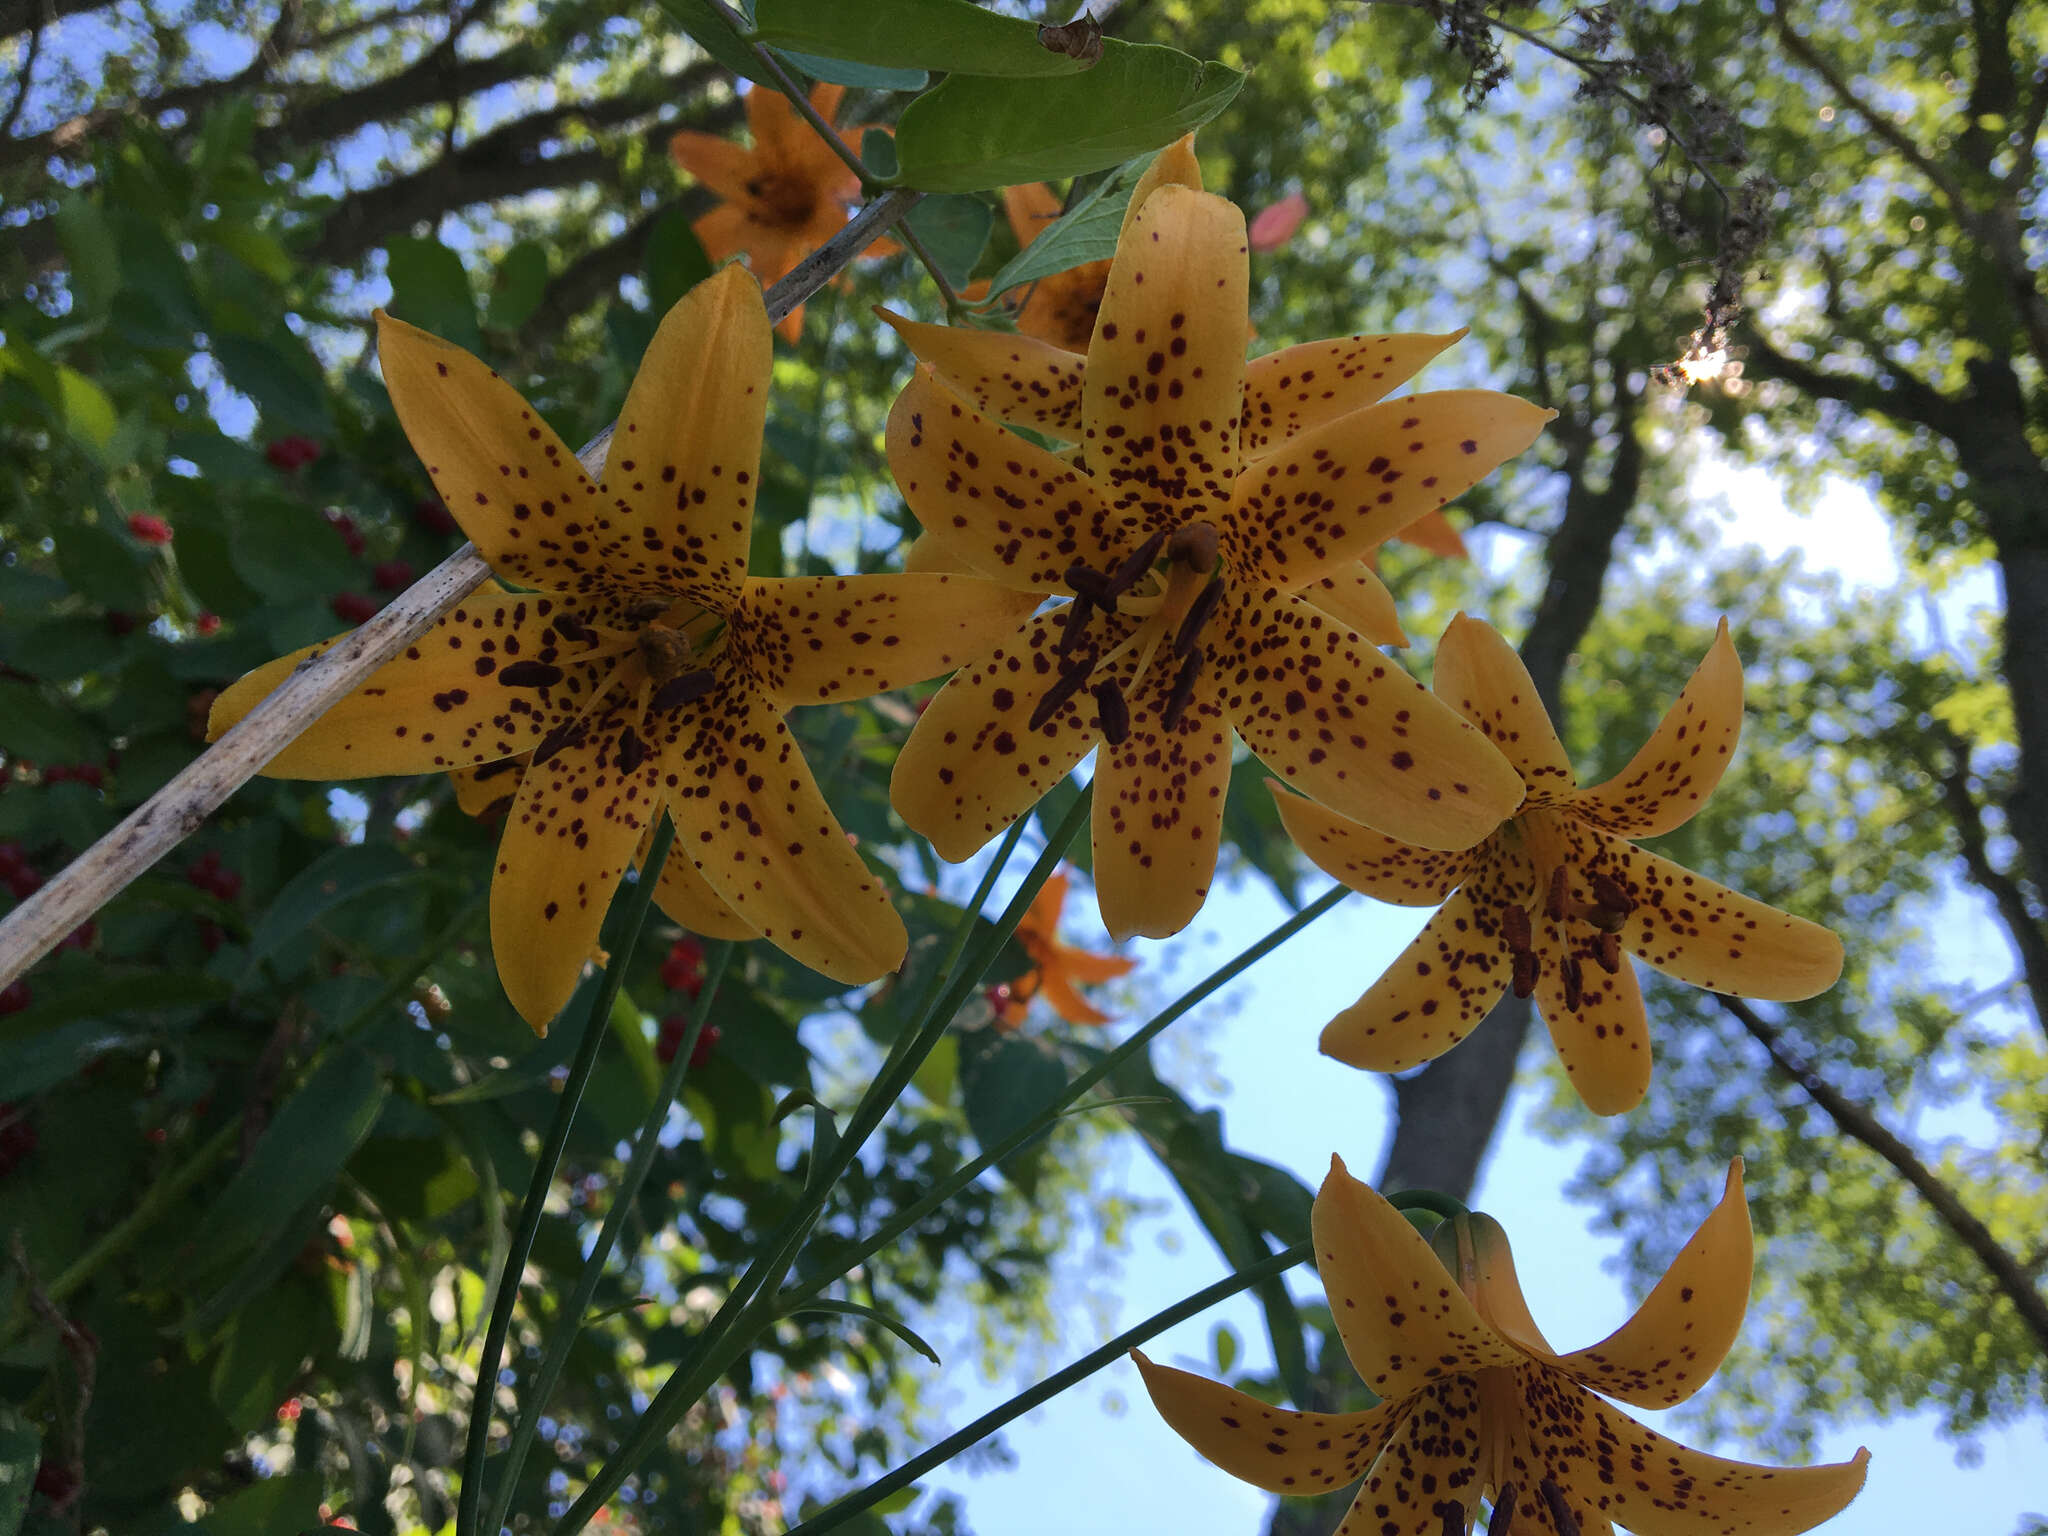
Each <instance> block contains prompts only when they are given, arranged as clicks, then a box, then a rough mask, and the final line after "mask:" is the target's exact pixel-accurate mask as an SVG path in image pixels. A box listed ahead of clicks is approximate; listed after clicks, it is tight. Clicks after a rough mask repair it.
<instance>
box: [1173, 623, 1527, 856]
mask: <svg viewBox="0 0 2048 1536" xmlns="http://www.w3.org/2000/svg"><path fill="white" fill-rule="evenodd" d="M1225 601H1226V610H1225V611H1226V612H1227V614H1228V616H1229V617H1228V620H1227V622H1228V625H1229V628H1228V629H1227V630H1226V632H1225V633H1224V635H1223V636H1222V637H1220V638H1219V640H1218V642H1217V644H1216V646H1215V647H1214V649H1213V650H1212V651H1211V653H1210V654H1211V666H1212V667H1213V670H1214V675H1215V676H1216V677H1217V679H1218V680H1219V681H1220V683H1221V684H1222V686H1223V699H1224V708H1225V710H1226V711H1227V712H1228V714H1229V716H1230V719H1231V722H1232V724H1234V725H1235V726H1236V727H1237V730H1238V734H1239V735H1241V736H1243V737H1244V739H1245V744H1246V745H1247V746H1249V747H1250V748H1251V749H1252V751H1254V752H1256V753H1257V754H1258V756H1259V759H1260V760H1261V761H1262V762H1264V763H1265V765H1266V766H1267V767H1268V768H1271V769H1272V770H1273V771H1274V772H1275V773H1277V774H1279V775H1280V776H1281V778H1283V779H1285V780H1286V781H1287V782H1288V783H1289V784H1290V785H1292V786H1293V787H1294V788H1296V789H1299V790H1301V791H1302V792H1303V793H1304V794H1306V795H1308V796H1310V797H1311V798H1312V799H1315V800H1318V801H1320V802H1322V803H1323V804H1324V805H1327V806H1329V807H1330V808H1331V809H1332V810H1335V811H1338V812H1340V813H1342V814H1343V815H1345V816H1348V817H1350V818H1351V819H1352V820H1354V821H1362V822H1364V823H1365V824H1366V825H1367V826H1369V827H1374V828H1376V829H1378V830H1380V831H1383V832H1386V833H1388V834H1389V835H1390V836H1393V837H1398V838H1400V839H1402V840H1403V841H1404V842H1409V843H1414V844H1417V845H1418V846H1420V847H1424V848H1470V847H1471V846H1472V845H1473V844H1475V843H1477V842H1478V841H1479V840H1480V839H1481V838H1483V837H1485V836H1487V835H1488V834H1489V833H1491V832H1492V831H1493V830H1494V829H1495V828H1496V827H1498V826H1499V825H1500V823H1501V822H1502V821H1503V820H1504V819H1506V818H1507V817H1508V816H1510V815H1512V814H1513V813H1514V809H1515V807H1516V806H1517V805H1519V804H1520V803H1521V800H1522V780H1521V777H1520V776H1519V775H1518V774H1517V773H1516V772H1515V771H1514V769H1513V768H1512V767H1511V766H1510V765H1509V764H1508V761H1507V759H1506V758H1504V757H1502V756H1501V755H1500V753H1498V752H1496V751H1495V750H1494V749H1493V746H1492V745H1491V744H1490V743H1489V742H1488V741H1487V740H1486V738H1485V737H1483V736H1481V735H1480V734H1479V732H1478V731H1476V730H1474V729H1473V728H1472V727H1471V726H1470V725H1469V724H1467V723H1466V722H1465V720H1464V719H1463V718H1462V717H1461V716H1460V715H1459V714H1458V713H1457V712H1456V711H1455V710H1453V709H1452V708H1451V707H1450V706H1449V705H1447V704H1445V703H1444V702H1443V701H1442V700H1440V699H1438V698H1437V697H1436V696H1435V695H1433V694H1431V693H1430V692H1429V691H1428V690H1427V689H1425V688H1423V686H1422V685H1421V684H1420V683H1418V682H1416V681H1415V679H1414V678H1412V677H1410V676H1409V675H1408V674H1407V673H1406V672H1404V671H1402V670H1401V668H1400V667H1399V666H1397V665H1396V664H1395V663H1393V662H1391V661H1389V660H1388V659H1387V658H1386V657H1385V656H1383V655H1381V654H1380V653H1379V652H1378V651H1377V650H1375V649H1373V648H1372V647H1371V646H1369V645H1366V644H1364V643H1363V641H1362V640H1360V638H1359V637H1358V636H1357V635H1356V634H1355V633H1354V632H1353V631H1352V630H1351V629H1350V628H1349V627H1348V626H1345V625H1340V624H1338V623H1337V622H1336V621H1335V620H1333V619H1330V618H1328V617H1327V616H1325V615H1324V613H1323V612H1322V610H1320V609H1319V608H1317V607H1315V606H1314V605H1313V604H1312V603H1307V602H1303V601H1300V600H1298V599H1296V598H1294V597H1291V596H1289V595H1287V594H1286V593H1283V592H1279V591H1276V590H1273V589H1268V590H1266V591H1265V592H1263V593H1260V594H1257V595H1256V596H1248V598H1247V599H1246V600H1242V601H1240V602H1237V603H1235V604H1232V603H1230V602H1229V600H1228V599H1226V600H1225Z"/></svg>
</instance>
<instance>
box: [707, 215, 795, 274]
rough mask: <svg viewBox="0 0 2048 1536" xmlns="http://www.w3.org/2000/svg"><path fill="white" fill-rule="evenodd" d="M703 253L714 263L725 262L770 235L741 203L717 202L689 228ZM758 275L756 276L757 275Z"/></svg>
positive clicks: (776, 237)
mask: <svg viewBox="0 0 2048 1536" xmlns="http://www.w3.org/2000/svg"><path fill="white" fill-rule="evenodd" d="M690 232H691V233H692V234H694V235H695V236H696V237H697V243H698V244H699V245H701V246H703V247H704V254H705V255H706V256H708V257H710V258H711V259H712V260H713V261H725V260H727V259H729V258H731V257H733V256H737V255H738V254H739V253H740V252H741V251H744V250H748V249H750V248H751V247H752V246H753V245H754V244H755V243H756V242H758V241H761V240H764V239H769V238H774V239H778V240H779V238H780V237H779V236H771V235H770V234H769V232H768V230H767V228H766V226H765V225H762V224H759V223H757V222H755V220H754V218H753V216H752V215H751V214H750V213H748V211H747V207H746V205H745V204H744V203H720V204H719V205H718V206H717V207H716V208H713V209H711V210H710V211H709V212H708V213H706V214H704V215H703V216H702V217H700V218H699V219H697V220H696V222H694V223H693V224H691V225H690ZM757 275H758V274H757Z"/></svg>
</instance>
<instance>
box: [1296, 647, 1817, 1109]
mask: <svg viewBox="0 0 2048 1536" xmlns="http://www.w3.org/2000/svg"><path fill="white" fill-rule="evenodd" d="M1434 686H1435V689H1436V692H1437V694H1438V696H1439V697H1441V698H1442V699H1444V700H1445V701H1446V702H1447V703H1450V704H1453V705H1455V706H1456V707H1457V709H1458V710H1459V712H1460V713H1462V714H1463V715H1464V716H1465V717H1466V718H1467V719H1468V720H1470V721H1471V722H1472V723H1473V724H1474V725H1476V726H1478V727H1479V728H1480V729H1481V730H1483V731H1484V732H1486V734H1487V735H1488V736H1489V737H1491V738H1492V739H1493V742H1494V744H1495V745H1496V746H1498V747H1499V748H1500V750H1501V751H1502V752H1504V753H1506V754H1507V756H1508V759H1509V761H1510V762H1512V763H1513V764H1514V765H1515V769H1516V771H1517V772H1518V773H1519V774H1520V776H1521V779H1522V782H1523V785H1524V786H1525V787H1526V789H1527V797H1526V798H1525V799H1524V800H1523V801H1522V802H1521V807H1520V809H1519V810H1517V811H1516V812H1515V814H1514V815H1513V816H1512V817H1511V818H1509V819H1507V820H1504V821H1503V822H1502V823H1501V825H1500V827H1499V828H1498V829H1497V830H1496V831H1495V832H1494V833H1493V835H1492V836H1490V837H1488V838H1487V839H1486V840H1485V841H1483V842H1481V843H1480V844H1479V845H1478V846H1477V847H1476V848H1472V849H1470V850H1469V851H1467V852H1463V853H1442V852H1437V851H1433V850H1430V849H1426V848H1418V847H1412V846H1410V845H1408V844H1406V843H1402V842H1396V841H1395V840H1394V839H1392V838H1390V837H1385V836H1382V835H1381V834H1380V833H1378V832H1376V831H1373V830H1372V829H1370V828H1369V827H1365V826H1361V825H1359V824H1358V823H1357V822H1355V821H1351V820H1347V819H1346V818H1345V817H1343V816H1339V815H1333V814H1332V813H1331V812H1329V811H1328V810H1326V809H1324V808H1323V807H1322V806H1318V805H1311V804H1310V803H1309V802H1308V801H1306V800H1303V799H1301V798H1300V797H1299V796H1296V795H1289V794H1285V793H1282V792H1280V791H1279V789H1278V787H1277V786H1276V787H1275V798H1276V799H1277V800H1278V801H1279V806H1280V819H1281V820H1282V821H1283V822H1284V823H1285V824H1286V827H1287V831H1288V834H1289V835H1290V836H1291V837H1293V839H1294V841H1295V842H1296V844H1298V845H1299V846H1300V848H1301V850H1302V852H1304V853H1306V854H1307V855H1308V856H1309V857H1310V858H1311V859H1313V860H1314V861H1315V862H1316V864H1317V865H1318V866H1319V867H1320V868H1322V869H1323V870H1324V871H1325V872H1327V873H1328V874H1330V875H1331V876H1333V877H1334V878H1336V879H1338V880H1340V881H1342V882H1343V883H1344V884H1346V885H1348V886H1350V887H1351V888H1352V889H1353V890H1357V891H1363V892H1365V893H1366V894H1367V895H1368V896H1373V897H1376V898H1378V899H1379V900H1381V901H1388V902H1393V903H1396V904H1398V905H1401V906H1435V905H1436V904H1437V903H1439V902H1441V903H1443V907H1442V910H1441V911H1439V912H1438V913H1437V914H1436V916H1434V917H1432V918H1431V919H1430V920H1429V922H1428V924H1427V925H1426V926H1425V927H1424V928H1423V930H1422V932H1421V934H1420V935H1418V936H1417V938H1416V939H1415V941H1414V942H1413V943H1412V944H1410V945H1409V946H1408V949H1407V950H1406V952H1405V953H1403V954H1402V956H1401V957H1400V959H1398V960H1396V961H1395V962H1394V964H1393V966H1392V967H1391V968H1390V969H1389V970H1388V971H1387V973H1386V975H1384V976H1382V977H1381V978H1380V979H1379V980H1378V981H1377V982H1375V983H1374V984H1373V986H1372V988H1371V989H1370V990H1369V991H1367V992H1366V994H1365V995H1364V996H1363V997H1361V998H1360V999H1359V1000H1358V1002H1357V1003H1356V1004H1354V1005H1353V1006H1352V1007H1350V1008H1348V1009H1346V1010H1345V1011H1344V1012H1343V1013H1340V1014H1338V1015H1337V1017H1336V1018H1335V1019H1333V1020H1331V1021H1330V1023H1329V1025H1328V1027H1326V1028H1325V1029H1324V1030H1323V1038H1322V1048H1323V1051H1324V1053H1325V1054H1326V1055H1330V1056H1334V1057H1336V1058H1337V1059H1338V1060H1339V1061H1344V1062H1349V1063H1350V1064H1351V1065H1352V1066H1355V1067H1364V1068H1366V1069H1368V1070H1370V1071H1374V1072H1400V1071H1404V1070H1406V1069H1407V1068H1409V1067H1413V1066H1417V1065H1419V1064H1421V1063H1422V1062H1425V1061H1430V1060H1432V1059H1434V1058H1435V1057H1438V1056H1441V1055H1442V1054H1443V1053H1444V1052H1445V1051H1447V1050H1449V1049H1450V1048H1451V1047H1452V1046H1454V1045H1456V1044H1457V1043H1458V1042H1459V1041H1460V1040H1462V1039H1464V1038H1465V1036H1466V1035H1467V1034H1468V1033H1470V1032H1471V1030H1472V1027H1473V1026H1474V1025H1475V1024H1477V1023H1478V1022H1479V1020H1480V1019H1481V1018H1483V1017H1484V1016H1485V1014H1486V1011H1487V1010H1488V1009H1489V1008H1491V1007H1492V1006H1493V1004H1494V1002H1495V1000H1496V999H1497V998H1499V997H1500V995H1501V993H1503V992H1505V991H1507V990H1509V989H1510V988H1512V989H1513V990H1514V993H1515V995H1516V996H1517V997H1529V996H1531V995H1532V994H1533V995H1534V997H1535V998H1536V1003H1537V1007H1538V1010H1539V1011H1540V1012H1541V1013H1542V1015H1543V1019H1544V1022H1545V1023H1546V1024H1548V1025H1549V1027H1550V1038H1551V1040H1552V1042H1553V1043H1554V1044H1555V1045H1556V1047H1557V1054H1558V1057H1559V1059H1560V1060H1562V1061H1563V1063H1564V1067H1565V1071H1566V1072H1567V1073H1568V1074H1569V1075H1570V1078H1571V1081H1572V1084H1573V1086H1574V1087H1576V1088H1577V1089H1578V1092H1579V1096H1580V1097H1581V1098H1582V1099H1584V1100H1585V1101H1586V1107H1587V1108H1589V1109H1591V1110H1592V1111H1593V1112H1594V1113H1595V1114H1601V1115H1615V1114H1621V1113H1623V1112H1624V1111H1626V1110H1630V1109H1633V1108H1634V1107H1635V1106H1636V1105H1637V1104H1638V1103H1640V1102H1641V1100H1642V1097H1643V1094H1644V1093H1645V1092H1646V1091H1647V1090H1648V1088H1649V1084H1650V1033H1649V1026H1648V1023H1647V1021H1646V1020H1645V1018H1644V1015H1643V997H1642V992H1641V990H1640V989H1639V988H1638V986H1637V984H1636V976H1635V971H1634V969H1633V968H1632V967H1630V965H1629V964H1628V962H1627V961H1626V959H1624V958H1623V957H1624V956H1625V955H1634V956H1635V957H1636V958H1637V959H1639V960H1641V961H1642V962H1643V963H1644V964H1646V965H1649V966H1652V967H1654V968H1655V969H1657V970H1659V971H1662V972H1664V974H1666V975H1667V976H1674V977H1676V978H1677V979H1679V980H1680V981H1686V982H1690V983H1692V984H1693V985H1694V986H1697V987H1705V988H1707V989H1708V990H1710V991H1714V992H1730V993H1740V994H1742V995H1744V996H1747V997H1763V998H1773V999H1778V1000H1782V1001H1791V1000H1795V999H1798V998H1803V997H1812V996H1813V995H1814V994H1815V993H1818V992H1824V991H1826V990H1827V989H1828V988H1829V987H1831V986H1833V985H1834V982H1835V978H1836V977H1838V976H1840V975H1841V973H1842V942H1841V940H1840V939H1838V938H1836V937H1835V936H1834V934H1832V933H1830V932H1829V931H1828V930H1827V929H1825V928H1823V927H1821V926H1819V925H1818V924H1816V923H1809V922H1807V921H1806V920H1805V919H1803V918H1797V917H1793V916H1791V915H1789V914H1788V913H1784V912H1780V911H1779V910H1778V909H1777V908H1775V907H1770V906H1766V905H1764V903H1762V902H1760V901H1753V900H1751V899H1750V898H1749V897H1747V896H1743V895H1739V894H1738V893H1736V892H1734V891H1731V890H1729V889H1727V888H1726V887H1724V886H1721V885H1717V884H1715V883H1714V882H1713V881H1711V880H1709V879H1707V878H1705V877H1704V876H1702V875H1696V874H1694V873H1693V872H1692V871H1691V870H1689V869H1685V868H1683V867H1681V866H1680V865H1677V864H1674V863H1672V862H1671V861H1670V860H1669V859H1665V858H1661V857H1659V856H1658V855H1656V854H1654V853H1651V852H1649V851H1648V850H1646V849H1643V848H1638V847H1637V846H1636V845H1635V842H1634V839H1636V838H1643V837H1656V836H1659V835H1661V834H1662V833H1665V832H1669V831H1671V830H1673V829H1674V828H1676V827H1679V826H1682V825H1683V824H1684V823H1685V822H1687V821H1688V820H1690V819H1691V818H1692V815H1693V813H1694V812H1695V811H1697V810H1698V809H1699V808H1700V806H1701V805H1702V804H1703V803H1704V802H1705V801H1706V798H1707V796H1708V795H1710V794H1711V793H1713V789H1714V786H1715V785H1716V784H1717V783H1719V782H1720V778H1721V773H1722V770H1723V769H1725V768H1726V767H1727V766H1728V762H1729V759H1730V758H1731V757H1732V756H1733V754H1734V751H1735V739H1736V735H1737V733H1738V732H1739V731H1740V730H1741V728H1742V663H1741V661H1740V660H1739V659H1738V658H1737V657H1736V654H1735V643H1734V641H1733V640H1731V639H1730V638H1729V635H1728V623H1727V621H1726V620H1725V619H1724V620H1722V622H1721V627H1720V631H1719V633H1718V634H1717V635H1716V636H1715V637H1714V644H1713V648H1712V649H1711V650H1710V651H1708V653H1707V657H1706V660H1704V661H1703V662H1701V663H1700V666H1699V670H1698V671H1696V672H1695V673H1693V676H1692V680H1691V681H1690V682H1688V683H1687V684H1686V685H1685V690H1684V691H1683V692H1682V693H1680V694H1679V696H1678V701H1677V702H1676V703H1675V704H1673V705H1672V706H1671V709H1670V712H1669V713H1667V714H1666V715H1665V716H1664V719H1663V721H1662V723H1661V724H1659V725H1658V727H1657V729H1656V731H1655V733H1654V734H1652V736H1651V737H1650V739H1649V740H1648V741H1647V742H1645V743H1644V744H1643V747H1642V749H1641V750H1640V751H1638V752H1637V753H1636V755H1635V756H1634V757H1633V758H1632V759H1631V760H1630V761H1629V763H1628V766H1627V767H1625V768H1623V769H1622V770H1621V772H1620V773H1618V774H1616V775H1615V776H1614V777H1613V778H1611V779H1609V780H1608V781H1607V782H1606V783H1604V784H1596V785H1594V786H1592V787H1591V788H1588V789H1581V788H1580V787H1579V783H1578V779H1577V777H1576V776H1575V775H1574V774H1573V772H1572V766H1571V762H1570V760H1569V759H1568V758H1567V757H1566V756H1565V753H1564V748H1563V746H1562V745H1561V744H1560V743H1559V742H1558V739H1557V732H1556V731H1555V730H1553V729H1552V728H1551V724H1550V717H1549V716H1548V715H1547V714H1546V713H1545V712H1544V709H1543V705H1542V703H1541V701H1539V700H1538V699H1537V697H1536V686H1535V684H1534V683H1532V682H1531V681H1530V680H1529V672H1528V669H1527V668H1526V667H1524V666H1523V665H1522V661H1521V658H1520V657H1519V656H1517V655H1516V654H1515V653H1514V650H1513V649H1512V648H1511V647H1510V646H1509V645H1508V643H1507V642H1506V641H1505V640H1503V639H1502V638H1501V637H1500V636H1499V635H1498V634H1496V633H1495V632H1494V631H1493V630H1492V629H1491V628H1489V627H1488V626H1487V625H1485V624H1483V623H1481V622H1479V621H1478V620H1476V619H1469V618H1466V617H1465V616H1464V615H1463V614H1460V615H1459V616H1458V617H1457V618H1456V619H1454V620H1453V621H1452V623H1451V626H1450V628H1449V629H1448V630H1446V631H1445V632H1444V638H1443V641H1442V643H1441V644H1440V645H1439V646H1438V648H1437V654H1436V674H1435V679H1434Z"/></svg>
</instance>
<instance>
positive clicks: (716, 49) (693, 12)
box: [660, 0, 775, 90]
mask: <svg viewBox="0 0 2048 1536" xmlns="http://www.w3.org/2000/svg"><path fill="white" fill-rule="evenodd" d="M660 3H661V8H662V9H663V10H664V11H667V12H668V13H669V15H670V16H671V17H673V18H674V19H675V23H676V25H677V26H679V27H681V28H682V29H683V31H684V33H685V34H686V35H687V36H688V37H689V39H690V40H691V41H692V42H694V43H695V44H696V45H697V46H698V47H699V48H702V49H703V50H704V51H705V52H706V53H708V54H710V55H711V57H712V58H714V59H716V60H717V61H718V62H719V63H721V64H723V65H724V66H725V67H726V68H727V69H729V70H731V71H732V72H733V73H734V74H736V75H738V76H739V77H740V78H741V79H742V80H759V79H761V78H762V77H763V76H764V75H765V76H767V77H768V79H769V81H770V85H769V89H771V90H773V89H774V85H773V81H774V78H775V77H774V75H773V74H772V73H771V72H770V71H769V69H768V66H767V65H765V64H763V63H762V62H761V60H760V59H759V58H758V57H756V56H755V53H754V50H753V48H752V47H751V46H749V45H748V43H747V40H746V39H745V38H743V37H741V36H740V35H739V34H738V33H737V32H735V31H733V29H732V28H731V27H730V26H729V25H727V23H726V20H725V17H724V16H722V15H720V14H719V10H718V7H717V6H715V5H712V4H710V3H709V0H660Z"/></svg>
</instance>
